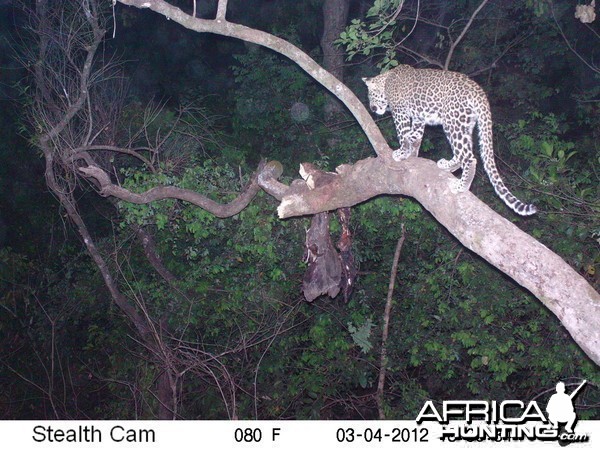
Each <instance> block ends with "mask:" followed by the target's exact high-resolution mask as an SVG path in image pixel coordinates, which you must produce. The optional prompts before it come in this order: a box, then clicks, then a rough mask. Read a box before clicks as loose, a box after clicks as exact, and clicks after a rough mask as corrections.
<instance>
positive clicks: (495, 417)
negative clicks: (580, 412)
mask: <svg viewBox="0 0 600 450" xmlns="http://www.w3.org/2000/svg"><path fill="white" fill-rule="evenodd" d="M586 383H587V381H586V380H583V382H582V383H581V384H580V385H579V386H577V388H576V389H575V390H573V392H571V393H570V394H567V393H566V392H565V391H566V386H565V383H563V382H562V381H560V382H558V383H557V384H556V393H554V394H552V396H551V397H550V399H549V401H548V404H547V405H546V413H547V415H546V414H544V412H543V410H542V406H541V405H538V403H537V402H536V401H535V400H531V401H529V402H523V401H521V400H503V401H500V402H498V401H496V400H491V401H488V400H444V401H443V402H442V404H441V405H437V406H436V404H435V403H434V402H433V401H431V400H428V401H427V402H425V404H424V405H423V407H422V408H421V411H420V412H419V414H418V416H417V418H416V422H417V424H419V425H420V424H421V423H422V422H429V421H431V422H437V423H439V424H441V425H442V431H441V435H440V437H439V439H440V440H441V441H450V442H454V441H458V440H466V441H478V442H481V441H486V440H490V441H497V442H499V441H524V440H528V441H535V440H542V441H558V443H559V444H560V445H561V446H564V445H568V444H571V443H574V442H588V441H589V435H587V434H577V433H575V432H574V431H573V427H574V425H575V422H576V421H577V415H576V414H575V408H574V406H573V399H574V398H575V397H576V396H577V394H579V393H580V392H581V389H582V388H583V386H585V384H586Z"/></svg>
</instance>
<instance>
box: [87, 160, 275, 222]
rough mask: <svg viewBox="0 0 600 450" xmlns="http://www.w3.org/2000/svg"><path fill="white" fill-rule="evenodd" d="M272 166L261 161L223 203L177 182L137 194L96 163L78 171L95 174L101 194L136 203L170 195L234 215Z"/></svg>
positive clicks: (216, 214)
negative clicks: (241, 188) (249, 178)
mask: <svg viewBox="0 0 600 450" xmlns="http://www.w3.org/2000/svg"><path fill="white" fill-rule="evenodd" d="M271 170H272V169H271V166H268V165H265V164H264V163H261V165H260V166H259V168H258V171H257V173H256V174H255V175H254V177H253V178H252V181H251V182H250V184H249V185H248V186H247V187H246V189H245V191H244V192H243V193H241V194H240V195H239V196H238V197H237V198H236V199H235V200H232V201H231V202H229V203H227V204H220V203H217V202H215V201H214V200H211V199H209V198H208V197H205V196H204V195H202V194H199V193H197V192H195V191H191V190H189V189H182V188H178V187H176V186H157V187H155V188H152V189H149V190H148V191H146V192H143V193H141V194H137V193H135V192H131V191H129V190H127V189H125V188H122V187H121V186H118V185H116V184H113V183H112V182H111V180H110V176H109V175H108V174H107V173H106V172H105V171H104V170H102V169H101V168H99V167H97V166H87V167H80V168H79V171H80V172H81V173H82V174H84V175H85V176H87V177H90V178H93V179H95V180H96V181H97V182H98V184H99V185H100V192H99V193H100V195H102V196H105V197H107V196H112V197H116V198H118V199H121V200H125V201H128V202H131V203H136V204H146V203H151V202H155V201H158V200H164V199H168V198H170V199H177V200H183V201H186V202H189V203H192V204H193V205H196V206H199V207H200V208H202V209H205V210H206V211H208V212H210V213H211V214H214V215H215V216H217V217H221V218H223V217H231V216H233V215H235V214H238V213H239V212H240V211H241V210H242V209H244V208H245V207H246V206H247V205H248V203H250V201H251V200H252V199H253V198H254V196H255V195H256V194H257V193H258V191H259V190H260V186H259V185H258V177H259V176H260V174H263V177H264V176H266V175H267V174H269V173H271Z"/></svg>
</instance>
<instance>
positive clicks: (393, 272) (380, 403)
mask: <svg viewBox="0 0 600 450" xmlns="http://www.w3.org/2000/svg"><path fill="white" fill-rule="evenodd" d="M401 230H402V234H401V235H400V239H398V243H397V244H396V252H395V253H394V261H393V262H392V270H391V272H390V284H389V286H388V293H387V300H386V302H385V312H384V313H383V331H382V335H381V359H380V368H379V382H378V383H377V409H378V411H379V419H381V420H384V419H385V411H384V410H383V387H384V385H385V372H386V369H387V339H388V331H389V327H390V312H391V310H392V296H393V293H394V285H395V284H396V274H397V273H398V261H399V260H400V251H401V250H402V245H403V244H404V238H405V237H406V230H405V228H404V224H402V226H401Z"/></svg>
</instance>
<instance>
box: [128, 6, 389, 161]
mask: <svg viewBox="0 0 600 450" xmlns="http://www.w3.org/2000/svg"><path fill="white" fill-rule="evenodd" d="M119 2H120V3H123V4H124V5H130V6H135V7H137V8H149V9H151V10H152V11H155V12H157V13H159V14H162V15H163V16H165V17H166V18H167V19H170V20H172V21H174V22H177V23H178V24H180V25H182V26H184V27H185V28H188V29H190V30H193V31H196V32H198V33H214V34H219V35H222V36H228V37H233V38H237V39H241V40H243V41H246V42H251V43H254V44H257V45H260V46H263V47H267V48H269V49H271V50H273V51H275V52H277V53H279V54H281V55H284V56H286V57H288V58H290V59H291V60H292V61H293V62H294V63H296V64H298V65H299V66H300V67H301V68H302V69H303V70H304V71H305V72H306V73H308V74H309V75H310V76H311V77H312V78H313V79H315V80H316V81H318V82H319V83H321V84H322V85H323V86H324V87H325V88H326V89H328V90H329V91H330V92H331V93H332V94H333V95H335V96H336V97H337V98H338V99H340V101H341V102H342V103H344V105H346V106H347V107H348V109H349V110H350V112H351V113H352V115H353V116H354V117H355V119H356V120H357V122H358V123H359V124H360V126H361V128H362V129H363V131H364V132H365V134H366V135H367V138H368V139H369V142H371V144H372V145H373V148H374V149H375V151H376V152H377V154H378V155H379V156H382V157H384V158H386V159H391V149H390V148H389V146H388V144H387V142H386V140H385V138H384V137H383V135H382V134H381V131H380V130H379V128H378V127H377V125H376V124H375V122H374V121H373V119H372V117H371V114H370V113H369V111H367V109H366V108H365V106H364V105H363V104H362V102H361V101H360V100H359V99H358V97H356V95H354V92H352V91H351V90H350V89H348V87H347V86H346V85H345V84H343V83H342V82H341V81H339V80H338V79H337V78H336V77H334V76H333V75H332V74H330V73H329V72H327V71H326V70H325V69H323V68H322V67H321V66H320V65H319V64H317V62H316V61H315V60H314V59H312V58H311V57H310V56H308V55H307V54H306V53H305V52H303V51H302V50H300V49H299V48H298V47H296V46H295V45H293V44H291V43H289V42H288V41H286V40H284V39H281V38H279V37H277V36H274V35H272V34H269V33H266V32H264V31H260V30H255V29H253V28H249V27H246V26H244V25H239V24H236V23H232V22H227V21H226V20H225V18H224V16H225V11H224V10H223V6H222V5H223V4H221V5H220V8H219V11H221V13H220V14H219V15H218V16H217V18H216V19H214V20H209V19H200V18H196V17H193V16H191V15H189V14H187V13H185V12H184V11H182V10H181V9H179V8H177V7H176V6H173V5H171V4H169V3H167V2H165V1H163V0H119ZM224 3H225V2H224Z"/></svg>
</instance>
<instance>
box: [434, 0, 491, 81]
mask: <svg viewBox="0 0 600 450" xmlns="http://www.w3.org/2000/svg"><path fill="white" fill-rule="evenodd" d="M488 1H489V0H483V1H482V2H481V3H480V4H479V6H478V7H477V9H476V10H475V11H474V12H473V14H471V17H470V18H469V21H468V22H467V24H466V25H465V27H464V28H463V30H462V32H461V33H460V35H459V36H458V37H457V38H456V40H455V41H454V42H453V43H452V44H451V45H450V50H448V55H447V56H446V62H445V63H444V70H448V68H449V67H450V60H451V59H452V55H453V54H454V50H455V49H456V47H457V46H458V44H460V41H462V39H463V38H464V37H465V34H467V31H469V28H470V27H471V24H472V23H473V20H474V19H475V17H476V16H477V14H479V11H481V10H482V9H483V7H484V6H485V5H486V3H487V2H488Z"/></svg>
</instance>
